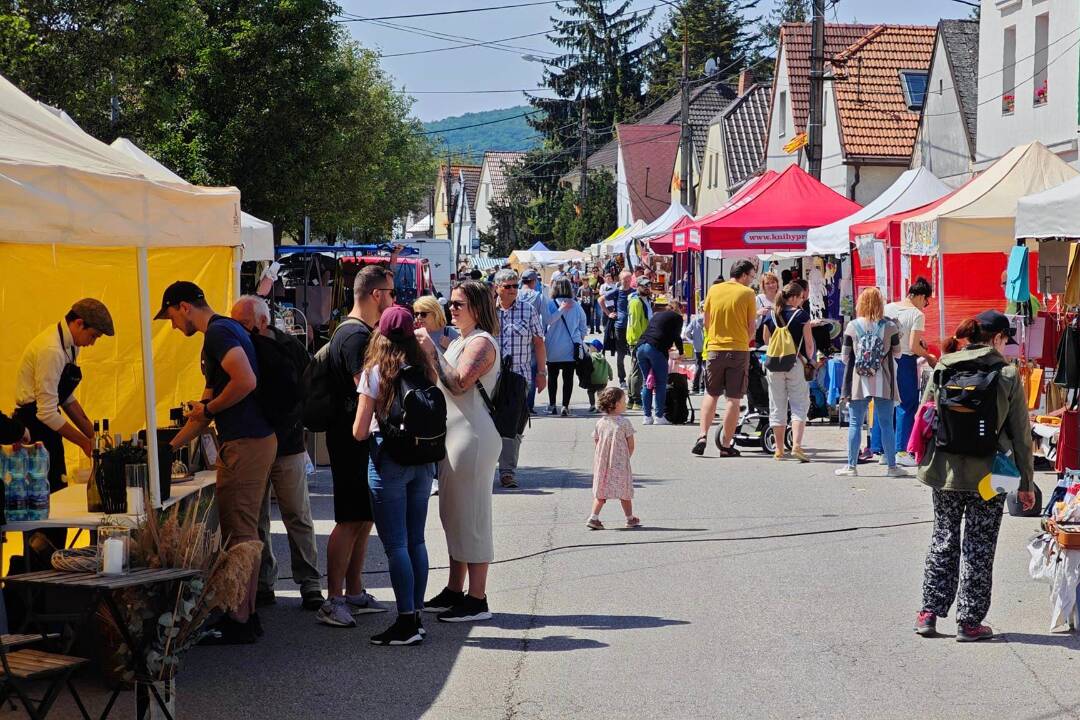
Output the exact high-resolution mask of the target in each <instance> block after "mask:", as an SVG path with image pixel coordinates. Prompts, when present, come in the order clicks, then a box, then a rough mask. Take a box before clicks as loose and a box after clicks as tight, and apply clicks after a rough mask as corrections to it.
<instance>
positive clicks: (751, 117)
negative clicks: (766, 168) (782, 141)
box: [717, 84, 772, 190]
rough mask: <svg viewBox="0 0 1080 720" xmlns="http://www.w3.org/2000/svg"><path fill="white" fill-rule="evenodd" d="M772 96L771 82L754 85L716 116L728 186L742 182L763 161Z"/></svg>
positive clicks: (752, 173) (733, 186)
mask: <svg viewBox="0 0 1080 720" xmlns="http://www.w3.org/2000/svg"><path fill="white" fill-rule="evenodd" d="M771 97H772V87H771V86H770V85H761V84H758V85H754V86H752V87H751V88H750V89H749V90H747V91H746V94H745V95H743V96H742V97H741V98H739V99H738V100H735V101H734V102H733V103H731V105H729V106H728V108H727V110H725V111H724V112H722V113H720V115H719V117H718V118H717V122H719V123H720V132H721V134H722V137H723V143H722V144H723V148H724V167H725V169H726V171H727V178H725V182H726V183H727V188H728V190H732V189H734V188H738V187H739V186H741V185H742V184H743V183H744V182H746V180H747V179H748V178H750V177H753V176H754V175H755V174H756V173H757V171H758V170H760V169H761V167H762V165H764V162H765V146H766V140H767V135H768V133H769V99H770V98H771Z"/></svg>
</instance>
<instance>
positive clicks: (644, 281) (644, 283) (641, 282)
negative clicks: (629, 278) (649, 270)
mask: <svg viewBox="0 0 1080 720" xmlns="http://www.w3.org/2000/svg"><path fill="white" fill-rule="evenodd" d="M635 284H636V285H637V286H638V287H649V286H651V285H652V280H649V278H647V277H645V276H644V275H642V276H641V277H639V278H638V279H637V282H636V283H635Z"/></svg>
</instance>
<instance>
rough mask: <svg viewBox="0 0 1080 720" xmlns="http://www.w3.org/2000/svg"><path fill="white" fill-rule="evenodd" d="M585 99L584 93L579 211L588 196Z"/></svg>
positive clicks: (587, 145) (587, 124) (587, 126)
mask: <svg viewBox="0 0 1080 720" xmlns="http://www.w3.org/2000/svg"><path fill="white" fill-rule="evenodd" d="M586 103H587V100H586V97H585V96H584V95H582V96H581V125H580V127H579V129H578V134H579V135H580V137H581V142H580V145H581V147H580V149H579V151H578V162H579V163H580V164H581V170H580V172H581V179H580V181H579V182H578V185H579V187H578V190H579V191H580V193H581V195H580V197H581V211H582V213H584V212H585V201H586V200H587V199H588V197H589V174H588V168H587V167H586V162H587V158H588V157H589V109H588V106H587V105H586Z"/></svg>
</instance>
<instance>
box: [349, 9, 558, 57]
mask: <svg viewBox="0 0 1080 720" xmlns="http://www.w3.org/2000/svg"><path fill="white" fill-rule="evenodd" d="M349 18H350V19H351V20H354V21H356V22H366V23H370V24H372V25H378V26H379V27H383V28H388V29H390V30H397V31H399V32H404V33H408V34H410V35H420V36H422V37H428V38H432V39H434V40H450V41H455V42H456V41H458V40H472V41H475V42H476V43H477V46H478V47H487V48H491V49H492V50H500V51H502V52H508V53H513V54H514V55H520V54H521V53H522V52H527V53H538V54H540V55H550V56H554V53H551V52H549V51H547V50H539V49H537V48H530V47H526V46H523V45H510V44H506V43H501V42H498V41H494V40H481V39H480V38H475V37H469V36H468V35H450V34H448V33H443V32H439V31H437V30H430V29H428V28H422V27H416V26H413V25H400V24H397V23H389V22H382V21H378V20H372V19H369V18H365V17H361V16H359V15H350V16H349ZM540 34H546V31H545V32H544V33H540ZM463 47H464V46H463Z"/></svg>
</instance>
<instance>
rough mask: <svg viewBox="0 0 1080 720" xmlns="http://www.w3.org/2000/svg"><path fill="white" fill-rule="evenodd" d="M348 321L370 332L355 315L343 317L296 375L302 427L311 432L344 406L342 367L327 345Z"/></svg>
mask: <svg viewBox="0 0 1080 720" xmlns="http://www.w3.org/2000/svg"><path fill="white" fill-rule="evenodd" d="M350 321H351V322H354V323H356V324H357V325H359V326H360V328H359V331H360V332H362V333H368V334H370V332H371V331H370V330H368V327H367V325H365V324H364V323H362V322H360V321H359V320H357V319H356V318H351V317H347V318H345V319H344V320H342V321H341V323H340V324H339V325H338V326H337V328H335V329H334V334H333V335H331V336H330V341H329V342H328V343H326V344H325V345H323V346H322V347H321V348H319V350H318V352H316V353H315V357H313V358H312V359H311V362H310V363H308V366H307V368H306V369H305V370H304V374H303V376H302V377H301V378H300V392H301V395H302V397H303V398H304V410H303V421H304V427H306V428H307V429H308V430H311V431H312V432H326V430H328V429H329V427H330V421H331V420H332V419H333V418H335V417H337V416H339V415H341V413H342V412H343V410H344V409H345V408H346V400H345V397H346V396H345V389H346V388H345V386H344V383H343V380H342V371H341V370H340V369H339V368H338V363H337V360H336V359H335V358H334V357H332V356H331V353H330V347H331V346H332V345H333V343H334V335H337V333H338V331H339V330H341V328H343V327H345V325H346V323H349V322H350ZM349 381H350V384H352V378H349ZM354 394H355V392H354Z"/></svg>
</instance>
